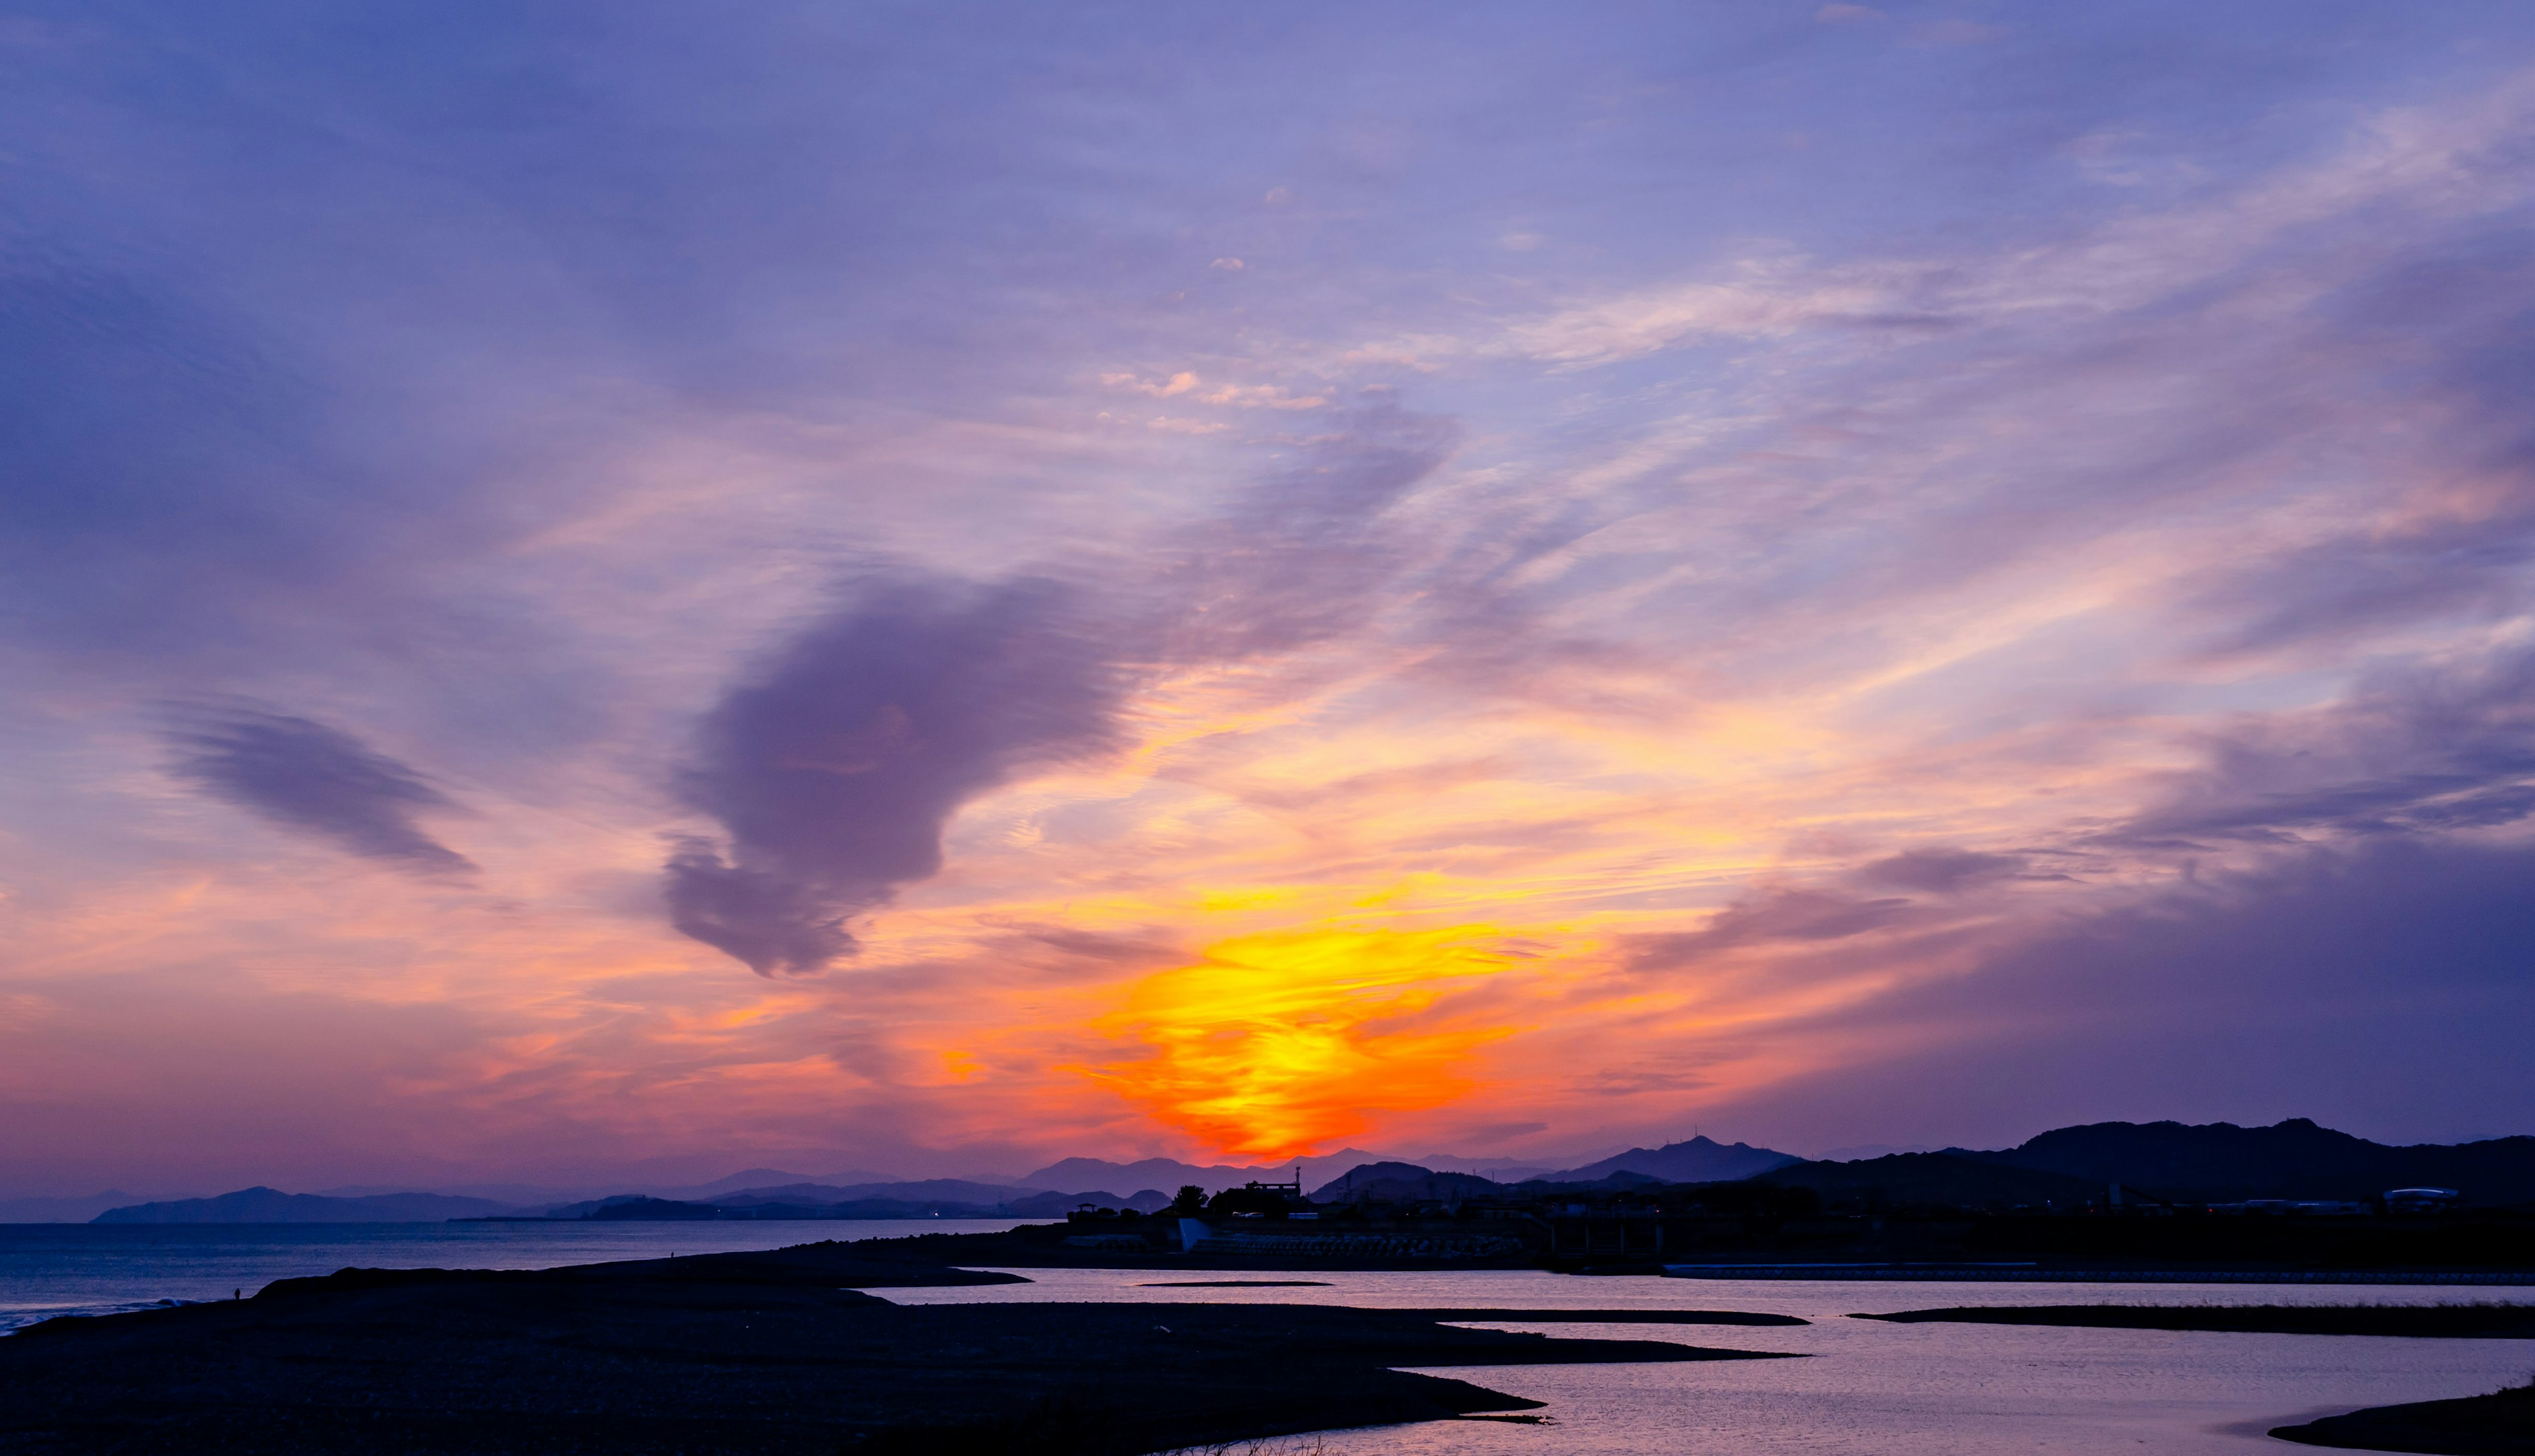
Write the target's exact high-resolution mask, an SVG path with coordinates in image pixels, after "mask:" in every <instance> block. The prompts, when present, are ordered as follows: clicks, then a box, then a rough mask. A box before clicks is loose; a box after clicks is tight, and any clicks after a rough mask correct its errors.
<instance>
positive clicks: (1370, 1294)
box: [884, 1269, 2535, 1456]
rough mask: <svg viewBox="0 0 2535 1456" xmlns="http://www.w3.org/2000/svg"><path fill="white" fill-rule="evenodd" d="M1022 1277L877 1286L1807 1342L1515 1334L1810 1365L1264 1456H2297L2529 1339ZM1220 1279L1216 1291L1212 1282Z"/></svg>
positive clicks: (1288, 1447) (1862, 1293) (1354, 1280)
mask: <svg viewBox="0 0 2535 1456" xmlns="http://www.w3.org/2000/svg"><path fill="white" fill-rule="evenodd" d="M1014 1272H1016V1273H1021V1274H1026V1275H1028V1276H1029V1277H1030V1278H1031V1279H1033V1280H1035V1281H1037V1282H1036V1283H1033V1284H1027V1285H998V1286H993V1287H989V1288H981V1289H941V1290H889V1291H885V1292H884V1294H885V1297H886V1298H888V1299H891V1300H896V1301H897V1302H899V1303H901V1304H919V1303H921V1304H949V1303H955V1302H956V1303H978V1302H985V1301H995V1300H1155V1301H1171V1302H1180V1301H1194V1300H1208V1299H1227V1298H1232V1299H1243V1300H1250V1301H1260V1302H1278V1303H1282V1302H1294V1303H1310V1304H1363V1305H1371V1306H1377V1307H1379V1306H1392V1307H1400V1306H1435V1305H1459V1306H1463V1307H1469V1306H1480V1307H1498V1308H1535V1309H1537V1308H1567V1309H1614V1308H1676V1309H1679V1308H1689V1309H1750V1310H1759V1311H1762V1312H1767V1313H1777V1314H1796V1315H1801V1316H1803V1317H1804V1318H1806V1319H1810V1320H1812V1321H1814V1323H1812V1324H1810V1325H1803V1326H1793V1327H1782V1328H1738V1327H1736V1326H1731V1325H1705V1326H1701V1325H1676V1326H1670V1327H1666V1326H1660V1325H1642V1324H1556V1325H1547V1324H1536V1325H1522V1324H1508V1325H1498V1326H1494V1327H1495V1328H1501V1329H1528V1330H1539V1331H1542V1332H1544V1333H1548V1334H1553V1335H1554V1334H1572V1335H1591V1336H1597V1337H1602V1338H1609V1339H1622V1340H1647V1339H1669V1340H1675V1341H1679V1342H1681V1343H1683V1344H1690V1345H1707V1346H1721V1347H1724V1348H1728V1349H1737V1350H1781V1351H1791V1352H1796V1353H1799V1354H1803V1355H1807V1356H1810V1357H1812V1358H1811V1359H1807V1360H1768V1361H1759V1360H1755V1361H1718V1362H1715V1363H1712V1364H1699V1365H1532V1366H1520V1365H1516V1366H1499V1367H1494V1368H1487V1369H1459V1370H1453V1369H1444V1370H1436V1371H1433V1372H1432V1373H1436V1374H1445V1375H1453V1376H1456V1377H1458V1378H1461V1379H1465V1380H1469V1381H1471V1382H1473V1383H1475V1384H1478V1385H1483V1386H1486V1387H1487V1388H1488V1389H1491V1390H1502V1391H1505V1392H1508V1393H1509V1394H1513V1395H1521V1396H1527V1397H1529V1398H1531V1399H1533V1400H1537V1401H1546V1402H1548V1407H1547V1409H1546V1410H1545V1411H1543V1412H1541V1413H1539V1414H1543V1415H1546V1416H1548V1417H1549V1418H1550V1419H1551V1420H1552V1421H1553V1422H1554V1423H1555V1424H1554V1425H1549V1426H1511V1425H1505V1424H1500V1423H1496V1422H1485V1421H1453V1422H1439V1423H1433V1424H1429V1425H1424V1426H1399V1427H1391V1428H1386V1429H1379V1430H1358V1431H1335V1432H1329V1433H1327V1434H1324V1435H1318V1436H1304V1437H1299V1438H1296V1439H1294V1440H1291V1441H1283V1442H1272V1443H1269V1444H1268V1446H1266V1447H1265V1448H1263V1456H1301V1453H1310V1452H1315V1451H1319V1452H1325V1453H1327V1456H2005V1453H2008V1452H2017V1453H2031V1452H2050V1453H2054V1456H2114V1453H2121V1456H2150V1453H2154V1456H2227V1453H2231V1452H2232V1453H2236V1456H2249V1453H2256V1452H2265V1451H2267V1452H2269V1453H2270V1456H2281V1453H2283V1452H2295V1451H2300V1450H2307V1449H2311V1448H2308V1447H2301V1446H2292V1445H2290V1444H2288V1443H2287V1442H2284V1441H2276V1440H2272V1439H2271V1438H2269V1437H2268V1436H2267V1435H2265V1434H2264V1432H2265V1431H2267V1430H2268V1429H2269V1428H2270V1427H2271V1426H2281V1425H2287V1424H2291V1423H2294V1422H2299V1421H2308V1420H2313V1419H2314V1418H2316V1417H2318V1416H2322V1415H2330V1414H2335V1413H2338V1412H2342V1411H2350V1410H2356V1409H2358V1408H2359V1407H2362V1406H2376V1405H2385V1404H2388V1403H2391V1402H2395V1401H2414V1400H2441V1399H2445V1398H2447V1397H2451V1396H2460V1395H2477V1394H2480V1393H2482V1392H2484V1391H2487V1390H2493V1389H2496V1388H2498V1387H2499V1386H2502V1385H2504V1384H2515V1383H2517V1382H2520V1381H2523V1380H2525V1379H2526V1378H2527V1376H2528V1373H2529V1371H2530V1369H2535V1341H2525V1340H2394V1339H2378V1338H2366V1337H2355V1336H2347V1335H2233V1334H2199V1333H2189V1332H2180V1331H2163V1330H2076V1329H2029V1328H2021V1329H2020V1328H2015V1327H2011V1326H1999V1325H1965V1324H1883V1323H1879V1322H1877V1321H1874V1320H1865V1319H1849V1318H1846V1317H1845V1316H1847V1315H1848V1314H1851V1313H1853V1312H1857V1311H1861V1310H1875V1311H1888V1310H1894V1309H1921V1308H1928V1307H1931V1306H1935V1305H1945V1304H2438V1303H2442V1302H2446V1301H2452V1302H2459V1303H2461V1302H2467V1301H2471V1300H2473V1299H2476V1298H2484V1299H2492V1298H2497V1299H2500V1300H2522V1299H2525V1298H2526V1297H2527V1295H2528V1293H2529V1292H2526V1291H2516V1290H2508V1291H2497V1290H2495V1291H2482V1292H2475V1291H2458V1290H2435V1289H2420V1288H2409V1289H2407V1288H2401V1287H2392V1286H2341V1287H2338V1288H2335V1287H2321V1288H2319V1287H2316V1286H2311V1285H2295V1286H2270V1285H2219V1286H2211V1285H2048V1284H2026V1285H2003V1284H1933V1283H1932V1284H1910V1285H1898V1286H1896V1285H1892V1284H1884V1283H1876V1284H1832V1283H1823V1284H1811V1283H1786V1282H1779V1281H1762V1280H1750V1281H1745V1280H1708V1279H1700V1280H1684V1279H1641V1278H1574V1277H1568V1276H1562V1275H1557V1274H1546V1273H1537V1272H1507V1273H1496V1272H1475V1271H1474V1272H1468V1273H1452V1274H1314V1275H1272V1276H1263V1277H1270V1278H1298V1279H1299V1278H1312V1279H1321V1280H1326V1281H1328V1285H1329V1287H1328V1288H1325V1289H1254V1290H1171V1289H1147V1288H1144V1287H1143V1286H1144V1284H1146V1283H1147V1282H1150V1281H1154V1280H1166V1279H1173V1278H1181V1279H1186V1278H1205V1277H1209V1276H1204V1275H1187V1274H1179V1275H1173V1274H1152V1273H1144V1272H1137V1273H1124V1272H1119V1271H1111V1270H1047V1269H1024V1270H1015V1271H1014ZM1213 1277H1230V1276H1213Z"/></svg>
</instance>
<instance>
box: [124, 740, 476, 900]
mask: <svg viewBox="0 0 2535 1456" xmlns="http://www.w3.org/2000/svg"><path fill="white" fill-rule="evenodd" d="M167 738H168V742H169V743H170V744H172V745H173V746H174V748H175V750H176V764H175V771H176V773H177V774H178V775H179V776H181V777H183V778H186V779H189V780H191V781H193V782H194V783H196V784H198V785H200V786H202V787H203V788H204V789H205V790H207V791H209V792H210V793H211V794H212V795H214V796H215V797H216V798H218V799H220V800H223V801H224V802H227V803H230V804H235V805H237V806H239V807H240V808H243V809H248V810H252V811H254V812H255V813H256V814H259V815H261V816H263V817H264V818H266V819H271V820H273V821H274V822H275V823H278V824H282V825H285V826H287V827H289V828H293V829H300V830H304V831H306V832H309V833H313V834H318V835H321V836H323V837H325V838H328V839H331V840H333V841H334V842H335V843H337V844H339V845H340V846H342V847H343V848H345V849H348V850H350V851H351V852H352V853H354V854H357V855H362V856H365V857H367V858H369V859H374V860H385V861H387V862H389V863H391V864H395V865H399V866H402V868H405V869H408V870H414V871H418V872H421V873H425V874H433V875H450V874H460V873H464V872H467V871H471V870H473V869H474V868H475V867H474V866H473V865H472V864H470V863H468V862H467V860H466V858H465V857H464V856H463V855H460V854H458V853H457V852H456V851H454V850H451V849H449V848H448V847H447V846H445V845H443V844H441V843H440V841H438V840H436V839H434V838H432V837H431V836H430V835H429V834H427V833H424V832H423V831H422V829H421V828H420V827H418V826H417V825H416V824H415V823H414V819H415V818H416V816H418V815H422V814H426V813H430V812H432V811H435V810H438V811H444V812H446V811H454V810H457V809H458V808H459V805H458V804H457V803H456V802H455V801H453V800H452V799H450V798H449V796H447V795H446V794H443V793H441V792H440V791H439V790H438V789H435V788H433V787H432V786H431V785H430V784H429V783H428V782H426V781H425V780H424V779H423V778H422V776H421V775H419V774H417V773H415V772H414V771H413V770H412V769H410V768H408V767H406V766H405V765H404V764H402V763H400V762H398V761H397V760H396V759H394V758H388V757H387V756H386V755H384V754H380V753H376V752H374V751H372V750H371V749H370V748H368V747H367V746H366V745H364V744H362V742H361V741H360V740H359V739H356V738H354V737H352V736H351V735H350V734H348V733H345V732H343V731H342V730H340V729H338V728H330V727H327V726H326V725H325V724H323V723H318V722H313V721H311V720H309V719H307V718H300V717H292V716H290V715H287V714H283V713H269V712H263V711H259V710H257V709H253V708H245V707H220V708H210V709H199V710H195V711H192V712H189V713H187V714H186V715H185V719H184V721H183V722H181V723H180V724H178V725H177V726H176V727H174V728H172V729H170V730H169V732H168V734H167Z"/></svg>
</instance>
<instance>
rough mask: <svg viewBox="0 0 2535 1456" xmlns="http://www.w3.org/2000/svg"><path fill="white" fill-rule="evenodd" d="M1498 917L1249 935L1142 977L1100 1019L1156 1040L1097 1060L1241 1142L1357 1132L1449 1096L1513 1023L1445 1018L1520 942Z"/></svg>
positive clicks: (1174, 1115)
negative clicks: (1478, 1052) (1431, 925)
mask: <svg viewBox="0 0 2535 1456" xmlns="http://www.w3.org/2000/svg"><path fill="white" fill-rule="evenodd" d="M1502 935H1503V933H1502V932H1500V931H1498V930H1496V929H1495V928H1493V927H1489V926H1457V927H1450V928H1447V929H1443V930H1434V931H1360V930H1344V929H1320V930H1309V931H1287V932H1276V933H1271V934H1266V935H1254V936H1243V937H1240V938H1238V939H1236V940H1225V941H1223V942H1221V943H1219V944H1216V945H1214V946H1211V947H1209V948H1208V949H1207V951H1206V958H1205V959H1204V960H1202V961H1200V962H1199V963H1197V964H1195V965H1190V966H1182V967H1179V968H1177V969H1175V970H1168V971H1163V972H1161V973H1159V974H1157V975H1153V976H1148V977H1146V978H1145V979H1144V980H1143V981H1140V982H1137V983H1136V984H1135V985H1134V986H1133V987H1131V988H1130V989H1129V990H1128V992H1127V998H1126V1002H1125V1004H1124V1005H1123V1006H1122V1007H1121V1008H1120V1009H1119V1010H1117V1011H1115V1012H1113V1013H1112V1014H1110V1015H1109V1016H1107V1017H1105V1018H1103V1019H1102V1021H1101V1022H1100V1023H1099V1029H1100V1030H1102V1031H1104V1032H1106V1033H1109V1034H1111V1035H1123V1036H1129V1037H1133V1038H1134V1039H1136V1040H1138V1041H1141V1042H1143V1043H1144V1044H1145V1045H1147V1046H1149V1047H1150V1048H1152V1053H1151V1055H1149V1056H1147V1057H1144V1058H1142V1059H1140V1060H1137V1061H1132V1062H1117V1063H1113V1064H1110V1065H1107V1066H1102V1067H1098V1068H1092V1069H1089V1070H1090V1074H1091V1075H1092V1076H1094V1077H1097V1078H1099V1079H1100V1080H1102V1081H1104V1082H1106V1083H1108V1084H1109V1085H1110V1086H1111V1087H1113V1088H1114V1089H1116V1090H1117V1091H1118V1092H1119V1093H1120V1094H1121V1095H1123V1096H1125V1097H1127V1098H1128V1099H1129V1100H1131V1101H1133V1102H1135V1103H1137V1104H1139V1105H1140V1106H1142V1107H1144V1109H1145V1110H1146V1111H1147V1112H1148V1113H1149V1114H1150V1115H1151V1116H1152V1117H1153V1118H1155V1119H1156V1120H1158V1121H1160V1122H1167V1123H1169V1124H1171V1125H1173V1126H1176V1127H1180V1128H1183V1129H1185V1130H1187V1131H1189V1132H1191V1133H1194V1134H1196V1135H1197V1136H1198V1137H1199V1138H1201V1139H1203V1140H1204V1141H1205V1142H1206V1144H1207V1145H1209V1146H1211V1147H1213V1148H1215V1149H1216V1150H1218V1151H1220V1152H1223V1153H1228V1154H1240V1155H1246V1156H1252V1157H1271V1158H1280V1157H1285V1156H1289V1155H1292V1154H1297V1153H1305V1152H1310V1151H1312V1150H1315V1149H1317V1148H1319V1147H1321V1146H1324V1145H1326V1144H1328V1143H1329V1142H1331V1141H1333V1140H1336V1139H1339V1138H1343V1137H1347V1136H1350V1135H1353V1134H1354V1133H1357V1132H1359V1131H1361V1130H1363V1129H1364V1127H1365V1126H1366V1125H1367V1124H1368V1122H1369V1119H1368V1117H1367V1115H1368V1114H1370V1113H1374V1112H1408V1111H1414V1110H1417V1109H1422V1108H1431V1107H1439V1106H1442V1105H1443V1104H1445V1103H1448V1102H1451V1101H1453V1100H1454V1099H1456V1098H1459V1097H1461V1096H1463V1095H1465V1094H1466V1093H1468V1092H1470V1091H1471V1090H1472V1088H1473V1083H1472V1082H1471V1080H1470V1079H1469V1078H1468V1077H1467V1076H1465V1075H1463V1074H1462V1073H1461V1071H1460V1067H1461V1064H1462V1063H1463V1062H1464V1060H1465V1059H1466V1058H1467V1057H1468V1056H1469V1054H1470V1052H1471V1051H1472V1050H1474V1049H1475V1048H1477V1047H1479V1046H1481V1045H1483V1044H1485V1043H1487V1042H1491V1041H1494V1040H1496V1039H1498V1038H1500V1037H1503V1036H1507V1035H1509V1034H1511V1033H1512V1032H1513V1031H1515V1029H1516V1028H1514V1027H1510V1026H1471V1025H1466V1024H1462V1025H1454V1024H1450V1023H1449V1022H1445V1023H1439V1022H1438V1021H1437V1020H1436V1018H1435V1017H1433V1016H1432V1015H1429V1014H1428V1013H1429V1012H1430V1011H1431V1010H1432V1008H1433V1007H1434V1006H1435V1004H1436V1002H1437V1001H1440V1000H1441V999H1442V998H1444V997H1445V996H1446V995H1448V994H1449V993H1450V992H1452V991H1453V990H1454V989H1455V988H1456V987H1458V986H1462V985H1466V984H1467V983H1468V982H1470V981H1471V980H1472V979H1474V978H1477V977H1483V976H1493V975H1495V974H1497V973H1499V972H1501V971H1503V970H1505V969H1507V968H1508V967H1509V966H1510V965H1512V964H1513V963H1514V960H1515V957H1514V956H1513V955H1511V954H1509V953H1508V952H1506V951H1504V950H1502V949H1499V948H1496V942H1497V941H1498V940H1500V939H1501V938H1502Z"/></svg>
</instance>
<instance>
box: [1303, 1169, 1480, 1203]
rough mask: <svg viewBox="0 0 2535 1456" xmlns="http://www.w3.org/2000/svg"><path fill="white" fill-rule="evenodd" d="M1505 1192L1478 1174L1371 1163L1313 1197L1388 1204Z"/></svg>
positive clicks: (1319, 1189) (1318, 1200)
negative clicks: (1379, 1201)
mask: <svg viewBox="0 0 2535 1456" xmlns="http://www.w3.org/2000/svg"><path fill="white" fill-rule="evenodd" d="M1504 1191H1505V1184H1503V1183H1497V1182H1495V1181H1494V1180H1492V1179H1485V1178H1481V1177H1479V1176H1478V1175H1477V1174H1475V1173H1437V1172H1435V1171H1434V1170H1433V1169H1431V1168H1420V1167H1418V1166H1417V1165H1416V1164H1414V1163H1367V1164H1364V1165H1362V1166H1360V1167H1356V1168H1351V1169H1349V1170H1347V1171H1346V1172H1345V1173H1343V1174H1341V1175H1339V1176H1338V1177H1336V1178H1334V1179H1331V1180H1330V1181H1329V1182H1328V1183H1323V1184H1322V1185H1321V1186H1319V1187H1317V1188H1314V1189H1313V1190H1312V1193H1311V1198H1312V1201H1313V1202H1315V1203H1353V1202H1357V1201H1359V1200H1361V1199H1366V1198H1373V1199H1379V1200H1383V1201H1386V1202H1393V1203H1404V1202H1422V1201H1425V1200H1429V1199H1444V1200H1451V1199H1454V1198H1476V1197H1485V1196H1488V1195H1490V1194H1495V1193H1501V1192H1504Z"/></svg>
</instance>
